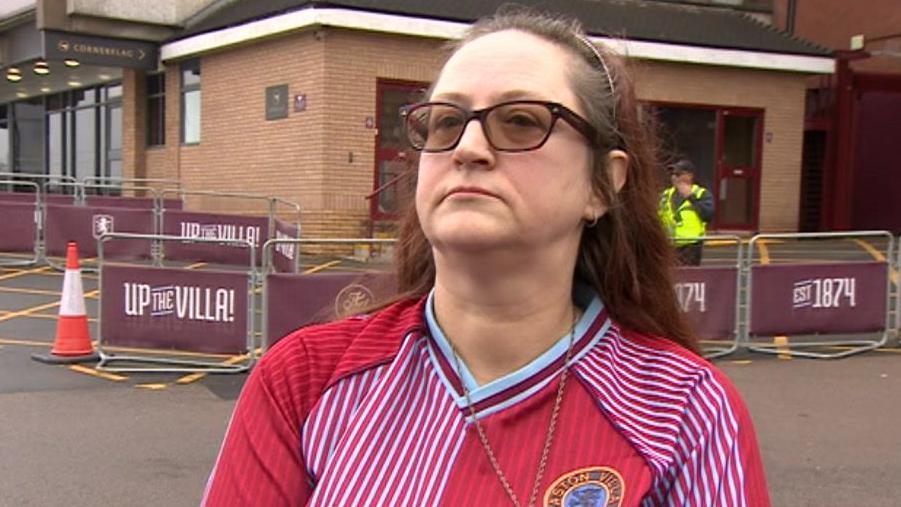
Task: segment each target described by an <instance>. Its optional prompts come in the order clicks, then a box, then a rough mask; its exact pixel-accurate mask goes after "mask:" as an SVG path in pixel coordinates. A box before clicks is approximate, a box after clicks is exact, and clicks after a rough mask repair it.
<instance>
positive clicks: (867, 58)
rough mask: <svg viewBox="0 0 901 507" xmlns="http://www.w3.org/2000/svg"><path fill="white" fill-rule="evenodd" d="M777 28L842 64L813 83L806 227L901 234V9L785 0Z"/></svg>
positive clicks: (887, 2) (777, 12)
mask: <svg viewBox="0 0 901 507" xmlns="http://www.w3.org/2000/svg"><path fill="white" fill-rule="evenodd" d="M838 20H841V22H838ZM773 23H774V25H775V26H777V27H780V28H784V29H786V30H788V31H792V32H793V33H795V34H797V35H798V36H800V37H804V38H805V39H807V40H811V41H814V42H816V43H818V44H821V45H823V46H825V47H828V48H831V49H833V50H835V51H836V57H837V65H836V67H837V69H836V72H835V73H834V74H829V75H824V76H818V77H812V78H808V92H807V108H806V120H805V133H804V152H803V153H804V155H803V170H802V184H801V213H800V227H801V228H802V229H803V230H809V231H815V230H834V229H888V230H892V231H894V232H895V233H898V232H901V199H899V198H898V196H899V195H901V178H899V177H898V176H899V174H898V171H899V169H901V151H898V149H897V144H898V143H897V139H898V132H901V8H899V4H898V2H897V1H896V0H871V1H869V2H844V1H841V0H820V1H818V2H815V3H814V2H803V1H798V0H778V1H776V3H775V6H774V16H773Z"/></svg>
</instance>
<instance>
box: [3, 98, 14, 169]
mask: <svg viewBox="0 0 901 507" xmlns="http://www.w3.org/2000/svg"><path fill="white" fill-rule="evenodd" d="M10 158H12V154H11V153H10V149H9V107H8V106H5V105H3V106H0V172H3V173H8V172H11V171H12V167H11V166H10Z"/></svg>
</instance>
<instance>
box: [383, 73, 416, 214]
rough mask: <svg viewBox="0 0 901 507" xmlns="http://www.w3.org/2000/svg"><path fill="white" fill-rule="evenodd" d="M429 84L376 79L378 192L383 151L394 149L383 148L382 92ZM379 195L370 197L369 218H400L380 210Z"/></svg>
mask: <svg viewBox="0 0 901 507" xmlns="http://www.w3.org/2000/svg"><path fill="white" fill-rule="evenodd" d="M428 86H429V83H425V82H419V81H406V80H401V79H383V78H376V81H375V118H374V122H373V123H374V127H375V129H376V130H375V136H374V140H375V143H374V146H373V164H372V191H373V192H376V191H378V190H379V168H380V166H381V162H383V161H384V160H385V158H384V157H383V153H387V152H391V151H393V150H390V149H382V147H381V144H382V137H381V134H382V125H381V118H382V101H381V97H382V93H383V92H384V91H385V90H406V91H409V92H411V93H412V92H415V91H418V90H423V89H425V88H427V87H428ZM378 202H379V196H378V195H377V194H374V195H372V197H371V199H369V218H370V220H372V221H373V222H375V221H378V220H396V219H397V218H399V216H400V214H399V213H384V212H382V211H381V210H379V206H378Z"/></svg>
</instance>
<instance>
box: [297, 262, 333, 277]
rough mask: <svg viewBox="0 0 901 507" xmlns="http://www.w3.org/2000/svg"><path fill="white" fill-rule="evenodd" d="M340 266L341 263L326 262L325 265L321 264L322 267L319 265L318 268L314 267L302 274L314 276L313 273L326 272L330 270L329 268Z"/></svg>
mask: <svg viewBox="0 0 901 507" xmlns="http://www.w3.org/2000/svg"><path fill="white" fill-rule="evenodd" d="M338 264H341V261H328V262H325V263H323V264H320V265H318V266H313V267H312V268H310V269H308V270H306V271H304V272H303V273H301V274H302V275H310V274H313V273H318V272H320V271H324V270H326V269H328V268H331V267H334V266H337V265H338Z"/></svg>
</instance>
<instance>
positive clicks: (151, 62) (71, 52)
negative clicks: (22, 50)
mask: <svg viewBox="0 0 901 507" xmlns="http://www.w3.org/2000/svg"><path fill="white" fill-rule="evenodd" d="M43 37H44V58H46V59H47V60H66V59H74V60H78V61H79V62H81V63H86V64H93V65H104V66H107V67H128V68H131V69H144V70H155V69H156V68H157V60H158V52H159V50H158V47H157V44H156V43H154V42H145V41H136V40H126V39H112V38H109V37H94V36H90V35H79V34H72V33H66V32H54V31H50V30H44V31H43Z"/></svg>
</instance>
